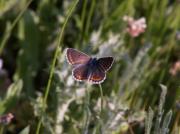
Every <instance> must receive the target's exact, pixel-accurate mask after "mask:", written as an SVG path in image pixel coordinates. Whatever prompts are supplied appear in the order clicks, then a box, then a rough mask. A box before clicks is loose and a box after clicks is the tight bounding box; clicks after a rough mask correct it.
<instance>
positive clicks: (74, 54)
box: [66, 48, 91, 65]
mask: <svg viewBox="0 0 180 134" xmlns="http://www.w3.org/2000/svg"><path fill="white" fill-rule="evenodd" d="M66 58H67V61H68V62H69V63H70V64H71V65H78V64H86V63H87V62H88V61H89V60H90V59H91V57H90V56H88V55H87V54H85V53H83V52H80V51H78V50H76V49H73V48H67V49H66Z"/></svg>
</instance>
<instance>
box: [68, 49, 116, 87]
mask: <svg viewBox="0 0 180 134" xmlns="http://www.w3.org/2000/svg"><path fill="white" fill-rule="evenodd" d="M66 59H67V61H68V63H69V64H71V65H72V66H73V70H72V76H73V77H74V79H75V80H77V81H88V82H90V83H92V84H100V83H102V82H103V81H104V80H105V79H106V72H107V71H108V70H109V69H110V68H111V66H112V64H113V61H114V58H113V57H102V58H98V59H97V58H92V57H90V56H89V55H87V54H85V53H83V52H80V51H78V50H76V49H73V48H67V49H66Z"/></svg>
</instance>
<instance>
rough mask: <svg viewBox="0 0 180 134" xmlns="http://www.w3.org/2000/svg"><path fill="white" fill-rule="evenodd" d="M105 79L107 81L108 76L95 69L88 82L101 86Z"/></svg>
mask: <svg viewBox="0 0 180 134" xmlns="http://www.w3.org/2000/svg"><path fill="white" fill-rule="evenodd" d="M105 79H106V74H105V72H104V71H103V70H101V68H99V67H96V68H93V69H92V71H91V73H90V75H89V77H88V81H90V82H91V83H93V84H100V83H102V82H103V81H104V80H105Z"/></svg>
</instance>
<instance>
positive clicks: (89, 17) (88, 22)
mask: <svg viewBox="0 0 180 134" xmlns="http://www.w3.org/2000/svg"><path fill="white" fill-rule="evenodd" d="M95 4H96V1H95V0H92V4H91V7H90V11H89V15H88V18H87V23H86V28H85V37H86V38H87V37H88V33H89V27H90V24H91V18H92V15H93V11H94V8H95Z"/></svg>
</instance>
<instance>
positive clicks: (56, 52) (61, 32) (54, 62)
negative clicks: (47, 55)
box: [36, 0, 79, 134]
mask: <svg viewBox="0 0 180 134" xmlns="http://www.w3.org/2000/svg"><path fill="white" fill-rule="evenodd" d="M78 1H79V0H75V1H74V3H73V5H72V7H71V8H70V10H69V12H68V15H67V17H66V19H65V22H64V24H63V26H62V29H60V31H59V38H58V44H57V47H56V50H55V53H54V57H53V61H52V64H51V69H50V74H49V79H48V83H47V86H46V90H45V95H44V99H43V104H44V110H45V108H46V102H47V98H48V95H49V91H50V86H51V82H52V77H53V73H54V70H55V64H56V59H57V57H58V55H59V52H60V49H59V46H60V44H61V41H62V37H63V34H64V30H65V27H66V24H67V22H68V20H69V18H70V16H71V15H72V13H73V11H74V9H75V7H76V5H77V4H78ZM41 124H42V118H41V119H40V120H39V122H38V125H37V129H36V134H39V132H40V128H41Z"/></svg>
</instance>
